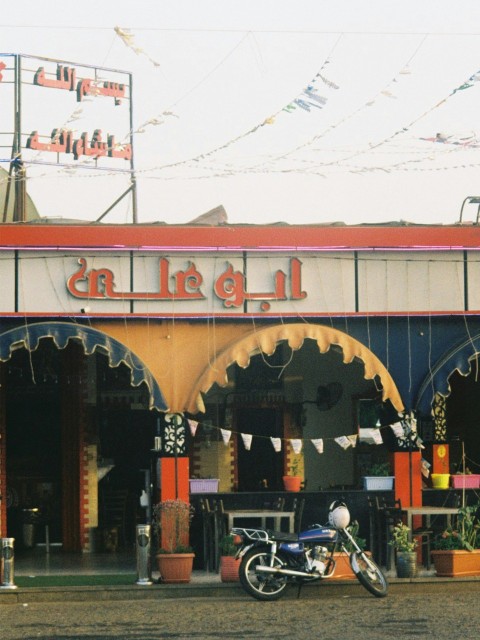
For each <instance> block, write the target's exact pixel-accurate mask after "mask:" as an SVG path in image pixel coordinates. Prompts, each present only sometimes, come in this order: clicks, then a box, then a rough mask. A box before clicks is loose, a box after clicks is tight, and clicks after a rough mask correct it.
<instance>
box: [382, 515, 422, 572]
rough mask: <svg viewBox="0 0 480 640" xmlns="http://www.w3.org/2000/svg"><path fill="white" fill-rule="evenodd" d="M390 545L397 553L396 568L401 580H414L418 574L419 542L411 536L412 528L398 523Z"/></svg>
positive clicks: (394, 528)
mask: <svg viewBox="0 0 480 640" xmlns="http://www.w3.org/2000/svg"><path fill="white" fill-rule="evenodd" d="M389 544H390V545H391V546H392V547H393V548H394V549H395V552H396V568H397V576H398V577H399V578H414V577H415V576H416V574H417V552H416V549H417V545H418V541H417V540H416V539H415V538H413V539H412V538H411V536H410V528H409V527H407V525H406V524H404V523H403V522H397V524H396V525H395V526H394V527H393V530H392V539H391V540H390V542H389Z"/></svg>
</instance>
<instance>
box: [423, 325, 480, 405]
mask: <svg viewBox="0 0 480 640" xmlns="http://www.w3.org/2000/svg"><path fill="white" fill-rule="evenodd" d="M479 354H480V333H479V334H477V335H475V336H472V337H469V338H467V339H466V340H464V341H463V342H462V343H460V344H458V345H456V346H455V347H453V348H452V349H450V350H449V351H447V352H446V353H445V354H444V355H443V356H442V357H441V358H440V359H439V360H438V361H437V363H436V364H435V365H434V366H433V367H431V369H430V370H429V372H428V375H427V376H426V377H425V379H424V380H423V382H422V384H421V385H420V390H419V392H418V396H417V402H416V405H415V409H416V411H418V413H419V414H421V415H429V414H430V413H431V412H432V403H433V400H434V398H435V395H436V394H437V393H438V394H439V395H440V396H443V397H444V398H447V397H448V396H449V395H450V393H451V391H452V389H451V387H450V377H451V376H452V374H453V373H455V371H458V373H459V374H460V375H462V376H468V375H469V374H470V373H471V371H472V366H471V362H472V360H474V359H475V358H478V357H479Z"/></svg>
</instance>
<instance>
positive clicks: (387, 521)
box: [376, 496, 404, 571]
mask: <svg viewBox="0 0 480 640" xmlns="http://www.w3.org/2000/svg"><path fill="white" fill-rule="evenodd" d="M376 507H377V516H378V520H379V524H378V528H377V531H378V534H379V541H378V544H379V558H380V562H383V563H384V566H385V567H386V568H387V571H390V570H392V569H393V568H394V566H393V565H394V553H393V547H392V546H391V544H390V541H391V539H392V531H393V527H394V526H395V525H396V524H397V522H399V521H401V520H402V517H403V513H404V512H403V510H402V503H401V500H394V501H393V502H391V503H387V501H386V499H385V498H384V497H378V496H377V497H376Z"/></svg>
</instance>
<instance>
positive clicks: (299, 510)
mask: <svg viewBox="0 0 480 640" xmlns="http://www.w3.org/2000/svg"><path fill="white" fill-rule="evenodd" d="M304 507H305V498H298V497H296V496H295V498H294V499H293V502H292V509H291V511H295V516H294V519H293V529H294V531H301V530H302V529H301V527H302V517H303V509H304Z"/></svg>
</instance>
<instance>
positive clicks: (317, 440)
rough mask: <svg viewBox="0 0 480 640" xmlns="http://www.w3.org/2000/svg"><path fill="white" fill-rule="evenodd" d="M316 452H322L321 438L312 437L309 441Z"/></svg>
mask: <svg viewBox="0 0 480 640" xmlns="http://www.w3.org/2000/svg"><path fill="white" fill-rule="evenodd" d="M310 442H311V443H312V444H313V446H314V447H315V449H316V450H317V451H318V453H323V438H313V439H312V440H311V441H310Z"/></svg>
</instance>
